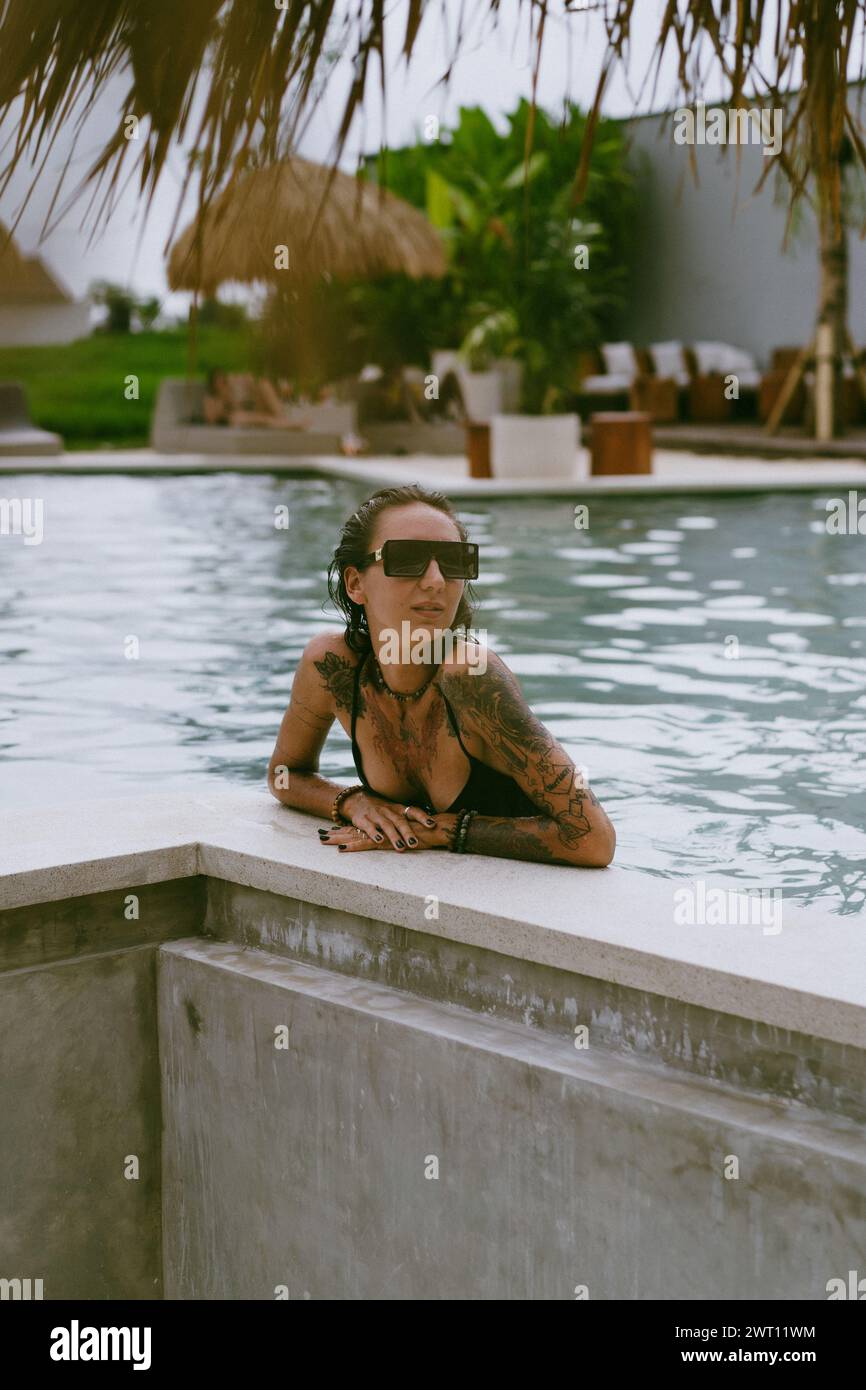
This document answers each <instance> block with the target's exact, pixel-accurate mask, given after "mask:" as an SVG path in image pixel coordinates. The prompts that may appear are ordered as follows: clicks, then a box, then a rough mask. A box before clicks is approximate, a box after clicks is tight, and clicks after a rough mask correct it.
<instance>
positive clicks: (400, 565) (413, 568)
mask: <svg viewBox="0 0 866 1390" xmlns="http://www.w3.org/2000/svg"><path fill="white" fill-rule="evenodd" d="M434 557H435V559H436V561H437V563H438V565H439V568H440V570H441V571H442V577H443V579H477V578H478V546H477V545H476V544H475V542H474V541H385V544H384V545H381V546H380V547H379V549H378V550H371V551H370V554H369V555H366V556H365V557H364V560H365V563H366V564H368V565H370V564H373V563H374V562H375V561H376V560H383V561H384V564H385V573H386V574H387V575H388V576H389V578H393V579H398V578H399V579H405V578H409V577H410V576H411V577H412V578H415V579H417V578H418V576H419V575H422V574H426V573H427V566H428V565H429V563H430V561H431V559H433V558H434Z"/></svg>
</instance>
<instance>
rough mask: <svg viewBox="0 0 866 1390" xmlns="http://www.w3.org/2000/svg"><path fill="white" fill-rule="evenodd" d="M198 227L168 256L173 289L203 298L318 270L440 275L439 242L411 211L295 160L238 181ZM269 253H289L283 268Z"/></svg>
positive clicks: (371, 188) (359, 183)
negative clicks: (232, 283) (227, 286)
mask: <svg viewBox="0 0 866 1390" xmlns="http://www.w3.org/2000/svg"><path fill="white" fill-rule="evenodd" d="M329 179H331V180H332V181H331V183H330V187H328V182H329ZM317 214H318V216H317ZM197 226H198V224H197V222H193V223H191V224H190V226H189V227H187V228H186V230H185V231H184V232H183V233H182V234H181V235H180V237H179V238H178V240H177V241H176V242H175V244H174V246H173V247H172V249H171V253H170V255H169V262H168V282H169V285H170V286H171V288H172V289H173V290H193V289H200V290H202V291H203V292H205V293H208V294H210V293H213V291H214V290H216V288H217V286H218V285H220V284H222V283H224V282H225V281H226V280H239V281H243V282H244V283H247V284H251V283H254V282H257V281H264V282H268V283H272V284H292V283H293V281H296V280H297V279H303V280H310V279H314V278H316V277H317V276H319V275H321V274H322V273H323V272H325V271H327V272H329V273H330V274H331V275H333V276H334V277H336V278H338V279H355V278H361V277H363V278H370V277H373V276H377V275H384V274H388V273H403V274H405V275H410V276H412V277H413V278H414V279H419V278H421V277H423V276H433V277H439V276H442V275H444V274H445V271H446V258H445V252H444V248H443V246H442V242H441V240H440V238H439V234H438V233H437V232H436V231H435V229H434V228H433V227H432V226H431V225H430V223H429V222H428V221H427V219H426V217H425V216H424V214H423V213H421V212H419V211H418V209H417V208H413V207H412V206H410V204H409V203H406V202H404V201H403V199H402V198H398V197H396V196H395V195H394V194H393V193H390V192H388V191H387V190H386V189H380V188H378V187H377V186H376V185H375V184H371V183H365V182H364V181H363V180H360V179H355V178H352V176H351V175H349V174H344V173H341V172H340V171H339V170H337V171H336V172H335V173H333V174H332V171H331V170H329V169H326V168H324V167H323V166H322V165H320V164H313V163H311V162H310V161H309V160H306V159H301V158H299V157H295V158H293V159H289V160H284V161H283V162H281V163H279V164H274V165H271V166H270V167H269V168H267V169H257V170H255V171H254V172H253V173H250V174H246V175H244V176H243V177H242V178H240V179H238V181H237V182H236V183H235V185H234V186H233V187H230V188H228V189H227V190H226V191H225V192H223V193H222V194H220V196H219V197H218V198H216V199H215V200H214V202H213V203H212V204H211V206H210V207H209V208H208V210H207V212H206V213H205V215H204V219H203V222H202V224H201V235H200V239H199V237H198V236H197ZM277 247H286V248H287V251H288V254H287V256H286V255H285V254H284V255H283V256H282V258H281V259H282V260H283V261H285V260H288V268H285V265H283V266H281V267H278V265H277V252H276V248H277Z"/></svg>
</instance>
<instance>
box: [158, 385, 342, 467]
mask: <svg viewBox="0 0 866 1390" xmlns="http://www.w3.org/2000/svg"><path fill="white" fill-rule="evenodd" d="M205 391H206V387H205V384H204V382H202V381H185V380H184V379H183V377H166V378H165V380H163V381H162V382H161V383H160V386H159V391H158V392H157V397H156V405H155V407H154V411H153V421H152V423H151V435H150V441H151V445H152V446H153V448H154V449H157V450H159V452H160V453H163V454H339V453H340V452H341V440H342V438H343V435H346V434H354V433H355V432H356V431H357V411H356V408H355V404H354V402H352V401H323V402H321V403H320V404H317V405H305V406H289V407H287V409H286V414H287V415H288V417H289V419H290V420H291V419H297V420H298V421H302V420H309V422H310V424H309V427H308V428H307V429H279V428H270V427H268V428H265V427H262V426H255V425H244V426H234V425H208V424H205V422H204V412H203V406H204V397H205Z"/></svg>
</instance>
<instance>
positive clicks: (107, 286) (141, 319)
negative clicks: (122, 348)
mask: <svg viewBox="0 0 866 1390" xmlns="http://www.w3.org/2000/svg"><path fill="white" fill-rule="evenodd" d="M88 293H89V297H90V299H91V301H92V302H93V303H94V304H102V305H104V307H105V309H106V319H105V323H104V324H103V325H102V328H101V331H102V332H104V333H129V332H130V331H131V329H132V322H133V319H135V321H136V323H137V324H138V326H139V327H140V328H141V329H142V330H143V331H144V332H148V331H149V330H150V329H152V328H153V325H154V323H155V321H156V319H157V316H158V315H159V311H160V308H161V307H162V306H161V305H160V302H159V300H158V299H153V298H150V299H137V298H136V296H135V295H134V294H130V293H129V291H128V290H125V289H124V288H123V286H122V285H113V284H112V283H111V281H110V280H94V281H93V283H92V284H91V286H90V289H89V292H88Z"/></svg>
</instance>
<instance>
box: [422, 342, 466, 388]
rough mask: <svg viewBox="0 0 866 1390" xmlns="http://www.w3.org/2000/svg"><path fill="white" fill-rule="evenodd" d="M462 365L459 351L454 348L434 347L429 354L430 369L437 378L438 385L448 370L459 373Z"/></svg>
mask: <svg viewBox="0 0 866 1390" xmlns="http://www.w3.org/2000/svg"><path fill="white" fill-rule="evenodd" d="M462 365H463V364H462V363H461V361H460V353H459V352H458V351H457V349H456V348H436V349H435V350H434V351H433V352H432V353H431V354H430V370H431V372H432V373H433V375H434V376H435V377H438V378H439V385H440V387H441V386H442V382H443V381H444V380H445V378H446V376H447V375H448V373H449V372H457V373H458V375H459V372H460V368H461V366H462Z"/></svg>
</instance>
